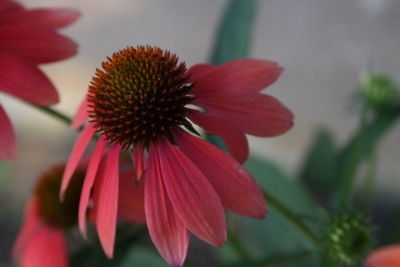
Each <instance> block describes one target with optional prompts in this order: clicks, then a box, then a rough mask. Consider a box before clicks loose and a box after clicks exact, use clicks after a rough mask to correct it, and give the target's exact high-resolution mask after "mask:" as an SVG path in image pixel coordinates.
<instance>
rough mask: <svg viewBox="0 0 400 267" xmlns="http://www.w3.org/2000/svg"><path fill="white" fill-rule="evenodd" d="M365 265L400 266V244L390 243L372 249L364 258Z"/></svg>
mask: <svg viewBox="0 0 400 267" xmlns="http://www.w3.org/2000/svg"><path fill="white" fill-rule="evenodd" d="M366 267H400V245H399V244H395V245H390V246H386V247H382V248H379V249H377V250H374V251H372V253H370V254H369V255H368V257H367V259H366Z"/></svg>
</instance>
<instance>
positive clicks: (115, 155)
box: [93, 145, 121, 259]
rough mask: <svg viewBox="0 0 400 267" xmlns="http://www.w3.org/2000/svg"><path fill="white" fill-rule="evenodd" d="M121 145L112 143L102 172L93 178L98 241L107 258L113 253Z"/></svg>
mask: <svg viewBox="0 0 400 267" xmlns="http://www.w3.org/2000/svg"><path fill="white" fill-rule="evenodd" d="M120 151H121V147H120V146H119V145H113V146H111V147H110V150H109V151H108V152H107V156H106V159H105V162H104V164H105V167H104V172H103V173H102V172H99V176H98V177H96V179H95V185H94V190H95V192H94V194H93V204H94V212H95V214H96V228H97V233H98V234H99V238H100V243H101V245H102V247H103V250H104V253H105V254H106V256H107V257H108V258H110V259H111V258H112V257H113V254H114V242H115V231H116V227H117V225H116V224H117V212H118V181H119V179H118V175H119V173H118V164H119V153H120Z"/></svg>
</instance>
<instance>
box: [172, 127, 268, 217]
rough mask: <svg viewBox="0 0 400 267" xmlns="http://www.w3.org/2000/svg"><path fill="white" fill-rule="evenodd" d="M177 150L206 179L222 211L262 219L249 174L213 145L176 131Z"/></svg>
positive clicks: (263, 207) (263, 210) (259, 195)
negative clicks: (217, 197) (221, 205)
mask: <svg viewBox="0 0 400 267" xmlns="http://www.w3.org/2000/svg"><path fill="white" fill-rule="evenodd" d="M175 136H176V141H177V143H178V145H179V148H180V149H181V150H182V151H183V152H184V153H185V155H187V156H188V157H189V158H190V159H191V160H192V162H193V163H195V164H196V166H197V167H198V168H199V169H200V170H201V172H202V173H203V174H204V175H205V176H206V177H207V179H208V181H209V182H210V183H211V184H212V186H213V187H214V188H215V190H216V191H217V193H218V195H219V197H220V199H221V201H222V204H223V205H224V207H225V208H227V209H229V210H231V211H233V212H235V213H237V214H240V215H244V216H248V217H255V218H259V219H262V218H264V217H265V214H266V212H267V206H266V204H265V200H264V197H263V194H262V193H261V191H260V189H259V187H258V185H257V183H256V182H255V180H254V179H253V177H252V176H251V174H250V173H249V172H248V171H247V170H246V169H245V168H243V167H242V166H241V165H240V164H239V163H238V162H237V161H235V160H234V159H233V158H231V157H230V156H229V155H228V154H226V153H225V152H223V151H222V150H220V149H219V148H217V147H216V146H214V145H212V144H210V143H208V142H206V141H204V140H202V139H200V138H198V137H195V136H192V135H190V134H187V133H185V132H183V131H177V132H176V135H175Z"/></svg>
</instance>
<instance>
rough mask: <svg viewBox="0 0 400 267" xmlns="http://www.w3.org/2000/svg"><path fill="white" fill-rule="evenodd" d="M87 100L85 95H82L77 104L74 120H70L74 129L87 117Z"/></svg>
mask: <svg viewBox="0 0 400 267" xmlns="http://www.w3.org/2000/svg"><path fill="white" fill-rule="evenodd" d="M87 112H88V102H87V96H85V97H84V99H83V100H82V102H81V104H80V105H79V107H78V109H77V110H76V113H75V116H74V120H73V121H72V124H71V128H72V129H74V130H76V129H78V128H79V127H81V126H82V125H83V124H84V123H85V121H87V120H88V119H89V115H88V113H87Z"/></svg>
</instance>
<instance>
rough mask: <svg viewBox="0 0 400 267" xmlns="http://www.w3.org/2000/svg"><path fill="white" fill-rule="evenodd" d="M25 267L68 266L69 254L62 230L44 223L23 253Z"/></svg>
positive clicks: (22, 262)
mask: <svg viewBox="0 0 400 267" xmlns="http://www.w3.org/2000/svg"><path fill="white" fill-rule="evenodd" d="M21 256H22V257H21V266H23V267H67V266H68V255H67V247H66V243H65V237H64V233H63V231H62V230H59V229H55V228H52V227H51V226H47V225H45V224H44V225H42V226H41V227H40V228H39V229H38V230H37V231H36V232H35V233H34V235H33V236H32V237H31V239H30V240H29V242H28V244H26V247H25V249H24V251H23V254H22V255H21Z"/></svg>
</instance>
